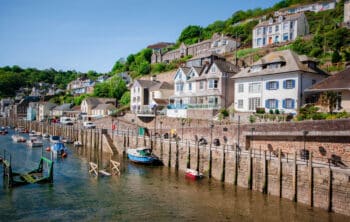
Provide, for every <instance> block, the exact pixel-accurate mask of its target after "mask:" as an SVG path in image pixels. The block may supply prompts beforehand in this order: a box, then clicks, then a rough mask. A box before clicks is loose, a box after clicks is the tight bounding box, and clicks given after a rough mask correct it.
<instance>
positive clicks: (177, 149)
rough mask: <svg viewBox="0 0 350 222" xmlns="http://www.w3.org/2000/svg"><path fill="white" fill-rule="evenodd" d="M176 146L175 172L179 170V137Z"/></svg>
mask: <svg viewBox="0 0 350 222" xmlns="http://www.w3.org/2000/svg"><path fill="white" fill-rule="evenodd" d="M181 139H182V138H181ZM175 146H176V153H175V170H179V138H178V137H176V139H175Z"/></svg>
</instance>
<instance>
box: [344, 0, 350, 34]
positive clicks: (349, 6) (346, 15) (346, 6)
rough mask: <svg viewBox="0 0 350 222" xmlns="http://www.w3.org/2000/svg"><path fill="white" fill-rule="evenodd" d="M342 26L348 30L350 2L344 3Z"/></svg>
mask: <svg viewBox="0 0 350 222" xmlns="http://www.w3.org/2000/svg"><path fill="white" fill-rule="evenodd" d="M344 24H345V26H346V27H348V28H350V1H349V0H347V1H345V2H344Z"/></svg>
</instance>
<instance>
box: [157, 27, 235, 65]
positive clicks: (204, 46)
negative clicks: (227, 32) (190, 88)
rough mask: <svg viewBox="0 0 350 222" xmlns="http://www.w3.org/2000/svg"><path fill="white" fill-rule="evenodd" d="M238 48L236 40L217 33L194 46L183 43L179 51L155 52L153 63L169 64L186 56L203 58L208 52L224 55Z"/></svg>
mask: <svg viewBox="0 0 350 222" xmlns="http://www.w3.org/2000/svg"><path fill="white" fill-rule="evenodd" d="M237 47H238V43H237V42H236V40H235V39H233V38H231V37H229V36H224V35H219V34H217V33H215V34H213V36H212V38H211V39H208V40H204V41H201V42H199V43H195V44H192V45H186V44H184V43H181V45H180V47H179V48H178V49H175V50H171V51H168V52H165V53H162V51H159V50H153V54H152V58H151V61H152V63H156V62H165V63H169V62H171V61H173V60H177V59H180V58H182V57H185V56H201V55H202V54H205V53H208V52H214V53H216V54H220V55H223V54H226V53H229V52H232V51H234V50H235V49H236V48H237Z"/></svg>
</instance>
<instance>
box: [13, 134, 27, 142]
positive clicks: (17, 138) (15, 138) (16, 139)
mask: <svg viewBox="0 0 350 222" xmlns="http://www.w3.org/2000/svg"><path fill="white" fill-rule="evenodd" d="M11 138H12V140H13V142H16V143H24V142H26V139H25V138H24V137H23V136H20V135H12V136H11Z"/></svg>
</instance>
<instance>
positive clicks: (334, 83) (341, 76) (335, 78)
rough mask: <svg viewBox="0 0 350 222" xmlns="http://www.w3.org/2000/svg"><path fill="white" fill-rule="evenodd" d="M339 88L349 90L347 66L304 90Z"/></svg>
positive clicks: (349, 72) (349, 82)
mask: <svg viewBox="0 0 350 222" xmlns="http://www.w3.org/2000/svg"><path fill="white" fill-rule="evenodd" d="M340 90H350V68H347V69H345V70H344V71H341V72H338V73H336V74H334V75H332V76H330V77H328V78H327V79H324V80H322V81H321V82H318V83H317V84H315V85H313V86H312V87H310V88H309V89H306V90H305V91H307V92H322V91H340Z"/></svg>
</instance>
